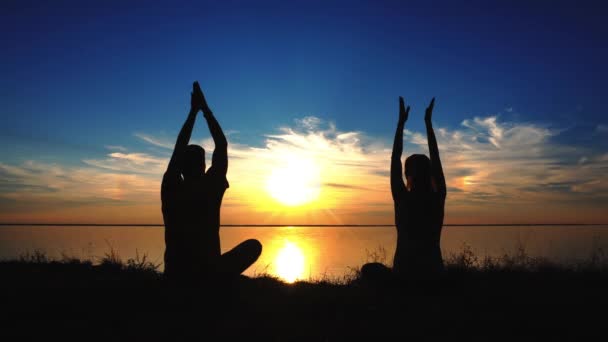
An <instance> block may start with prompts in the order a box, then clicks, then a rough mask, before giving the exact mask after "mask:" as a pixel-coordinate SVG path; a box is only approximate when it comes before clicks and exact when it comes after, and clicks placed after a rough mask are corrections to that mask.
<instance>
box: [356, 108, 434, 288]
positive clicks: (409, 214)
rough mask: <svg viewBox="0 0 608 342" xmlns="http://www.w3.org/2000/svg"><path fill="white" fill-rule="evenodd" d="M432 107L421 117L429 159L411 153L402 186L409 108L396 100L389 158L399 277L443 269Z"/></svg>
mask: <svg viewBox="0 0 608 342" xmlns="http://www.w3.org/2000/svg"><path fill="white" fill-rule="evenodd" d="M434 104H435V99H434V98H433V100H431V104H430V105H429V107H428V108H427V109H426V115H425V117H424V121H425V123H426V133H427V138H428V144H429V152H430V155H431V158H430V159H429V158H428V157H427V156H425V155H423V154H412V155H411V156H409V157H408V158H407V159H406V160H405V164H404V166H405V178H406V180H407V186H406V185H405V184H404V182H403V176H402V171H401V154H402V152H403V127H404V125H405V122H406V121H407V118H408V115H409V111H410V107H409V106H408V107H407V109H406V108H405V105H404V103H403V98H401V97H399V122H398V124H397V132H396V133H395V142H394V144H393V154H392V157H391V192H392V194H393V201H394V205H395V225H396V226H397V248H396V250H395V257H394V261H393V271H394V273H396V274H397V275H399V276H403V275H415V276H432V275H437V274H439V273H440V272H441V271H442V270H443V260H442V257H441V249H440V246H439V241H440V237H441V228H442V226H443V215H444V204H445V196H446V185H445V178H444V176H443V169H442V167H441V160H439V150H438V148H437V141H436V139H435V132H434V131H433V124H432V122H431V116H432V113H433V106H434ZM383 267H384V266H383V265H381V264H377V263H375V264H367V265H365V266H363V268H362V269H361V271H362V275H363V276H364V277H366V276H372V277H374V276H377V275H378V274H381V273H382V272H383V271H382V268H383Z"/></svg>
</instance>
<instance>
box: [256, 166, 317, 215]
mask: <svg viewBox="0 0 608 342" xmlns="http://www.w3.org/2000/svg"><path fill="white" fill-rule="evenodd" d="M320 178H321V177H320V171H319V167H318V165H317V164H316V163H315V162H314V161H313V160H312V159H309V158H297V157H289V158H285V160H284V161H283V164H282V165H280V166H279V167H277V168H275V169H274V170H273V171H272V172H271V174H270V176H269V177H268V180H267V182H266V190H267V191H268V193H269V194H270V196H272V198H274V199H275V200H277V201H278V202H279V203H281V204H283V205H286V206H290V207H293V206H298V205H302V204H306V203H309V202H312V201H314V200H316V199H317V198H318V197H319V193H320V191H321V181H320Z"/></svg>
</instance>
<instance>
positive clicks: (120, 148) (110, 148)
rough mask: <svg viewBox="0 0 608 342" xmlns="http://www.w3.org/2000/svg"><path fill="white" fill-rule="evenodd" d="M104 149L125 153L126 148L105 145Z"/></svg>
mask: <svg viewBox="0 0 608 342" xmlns="http://www.w3.org/2000/svg"><path fill="white" fill-rule="evenodd" d="M105 147H106V148H107V149H108V150H114V151H121V152H127V148H126V147H123V146H119V145H106V146H105Z"/></svg>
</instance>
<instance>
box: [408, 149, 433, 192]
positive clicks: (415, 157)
mask: <svg viewBox="0 0 608 342" xmlns="http://www.w3.org/2000/svg"><path fill="white" fill-rule="evenodd" d="M404 169H405V178H406V179H407V188H408V190H410V191H431V189H432V182H431V160H430V159H429V157H427V156H425V155H424V154H412V155H411V156H409V157H407V159H406V160H405V165H404Z"/></svg>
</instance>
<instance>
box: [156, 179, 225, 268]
mask: <svg viewBox="0 0 608 342" xmlns="http://www.w3.org/2000/svg"><path fill="white" fill-rule="evenodd" d="M227 188H228V181H227V180H226V177H225V176H223V177H222V176H221V175H219V174H217V173H213V172H212V170H210V171H209V172H207V173H206V174H205V175H204V176H203V177H200V178H196V179H181V177H180V176H179V175H178V176H177V177H176V176H175V175H172V174H169V173H165V176H164V177H163V185H162V190H161V199H162V211H163V218H164V221H165V226H166V229H165V240H166V242H167V243H166V244H167V248H166V250H165V269H166V270H168V273H169V274H170V273H171V271H173V270H174V269H176V268H180V269H181V270H180V273H182V271H183V272H187V273H190V274H192V273H196V272H204V271H205V270H209V269H210V268H211V267H212V265H215V264H216V263H217V259H218V258H219V257H220V254H221V251H220V237H219V229H220V207H221V203H222V198H223V196H224V193H225V191H226V189H227Z"/></svg>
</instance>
